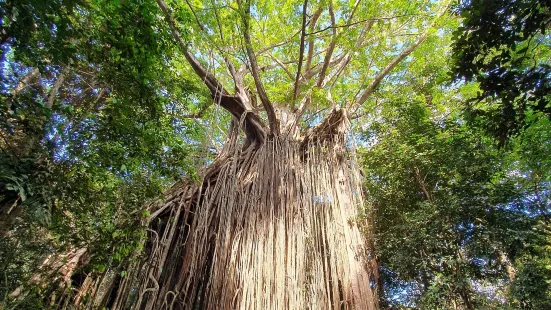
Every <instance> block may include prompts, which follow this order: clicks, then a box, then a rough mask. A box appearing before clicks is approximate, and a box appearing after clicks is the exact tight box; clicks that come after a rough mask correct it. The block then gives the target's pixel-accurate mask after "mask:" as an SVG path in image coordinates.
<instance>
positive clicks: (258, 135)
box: [156, 0, 266, 142]
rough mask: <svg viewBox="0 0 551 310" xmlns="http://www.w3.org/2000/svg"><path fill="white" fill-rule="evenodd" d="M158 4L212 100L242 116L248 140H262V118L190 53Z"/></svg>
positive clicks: (162, 5)
mask: <svg viewBox="0 0 551 310" xmlns="http://www.w3.org/2000/svg"><path fill="white" fill-rule="evenodd" d="M156 1H157V4H158V6H159V7H160V8H161V10H162V11H163V13H164V15H165V19H166V20H167V22H168V24H169V27H170V30H171V34H172V37H173V38H174V39H175V40H176V43H177V44H178V46H179V47H180V49H181V50H182V52H183V53H184V57H185V58H186V60H187V61H188V63H189V64H190V65H191V67H192V69H193V71H195V73H196V74H197V76H198V77H199V78H200V79H201V80H202V81H203V83H204V84H205V85H206V86H207V88H208V89H209V90H210V92H211V95H212V97H213V99H214V102H216V103H218V104H219V105H220V106H221V107H223V108H224V109H226V110H227V111H228V112H230V113H231V114H232V115H233V116H235V117H236V118H237V119H241V118H243V122H244V123H243V128H244V131H245V134H246V135H247V138H248V139H249V140H250V141H256V142H263V141H264V139H265V135H266V134H265V131H264V126H263V124H262V120H261V119H260V118H259V117H258V115H256V114H255V113H252V112H251V111H248V110H247V108H246V106H245V105H244V103H243V101H242V100H241V99H240V97H237V96H231V95H230V94H229V93H228V91H227V90H226V89H225V88H224V86H223V85H222V84H221V83H220V82H219V81H218V80H217V79H216V78H215V77H214V75H212V73H210V72H209V71H208V70H207V69H206V68H205V67H203V65H202V64H201V63H200V62H199V61H198V60H197V59H196V58H195V56H193V54H192V53H190V51H189V49H188V47H187V45H186V43H185V41H184V40H183V38H182V36H181V34H180V31H179V30H178V28H177V27H176V22H175V21H174V17H173V16H172V13H171V12H170V10H169V9H168V7H167V5H166V3H165V2H164V1H163V0H156Z"/></svg>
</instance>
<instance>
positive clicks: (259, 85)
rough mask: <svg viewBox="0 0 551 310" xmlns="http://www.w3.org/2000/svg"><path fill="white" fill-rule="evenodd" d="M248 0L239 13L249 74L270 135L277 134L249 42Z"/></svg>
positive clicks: (270, 106)
mask: <svg viewBox="0 0 551 310" xmlns="http://www.w3.org/2000/svg"><path fill="white" fill-rule="evenodd" d="M238 4H239V6H240V7H241V4H242V3H241V1H238ZM250 10H251V7H250V2H247V3H246V4H245V8H244V11H245V12H244V13H242V14H241V17H242V20H243V24H244V27H243V28H244V29H243V36H244V39H245V48H246V50H247V56H248V58H249V62H250V66H251V74H252V76H253V79H254V84H255V86H256V91H257V92H258V97H259V98H260V102H261V103H262V106H263V107H264V110H265V111H266V114H267V115H268V122H269V124H270V132H271V134H272V135H274V134H275V135H277V134H279V123H278V121H277V117H276V114H275V111H274V107H273V105H272V103H271V102H270V100H269V99H268V95H267V94H266V91H265V90H264V86H263V85H262V80H261V79H260V74H259V70H258V63H257V61H256V55H255V53H254V51H253V45H252V43H251V35H250V33H249V30H250V29H249V27H250V24H249V21H250V18H251V16H250Z"/></svg>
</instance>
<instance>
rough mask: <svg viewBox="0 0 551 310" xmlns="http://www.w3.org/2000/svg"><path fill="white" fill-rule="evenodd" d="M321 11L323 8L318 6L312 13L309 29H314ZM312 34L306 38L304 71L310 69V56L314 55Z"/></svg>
mask: <svg viewBox="0 0 551 310" xmlns="http://www.w3.org/2000/svg"><path fill="white" fill-rule="evenodd" d="M322 11H323V8H322V7H320V8H318V9H317V10H316V11H315V12H314V14H312V17H311V18H310V26H309V28H310V31H309V32H312V31H314V27H316V23H317V22H318V19H319V17H320V15H321V12H322ZM314 39H315V37H314V36H310V37H309V39H308V56H307V57H306V64H305V68H304V71H305V72H308V71H309V70H310V66H311V65H312V58H313V57H314Z"/></svg>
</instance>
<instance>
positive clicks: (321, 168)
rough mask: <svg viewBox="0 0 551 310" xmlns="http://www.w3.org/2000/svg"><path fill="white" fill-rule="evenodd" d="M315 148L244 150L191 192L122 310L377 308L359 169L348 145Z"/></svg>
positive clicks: (163, 229) (285, 145)
mask: <svg viewBox="0 0 551 310" xmlns="http://www.w3.org/2000/svg"><path fill="white" fill-rule="evenodd" d="M312 144H313V145H309V146H308V147H307V148H306V149H307V151H304V147H302V148H301V145H300V144H299V143H297V142H294V141H289V140H285V139H273V140H270V141H267V142H266V143H265V144H263V145H262V146H261V147H260V148H258V149H256V150H255V149H253V148H250V149H249V150H245V151H238V150H237V149H235V152H234V154H233V156H231V157H229V158H228V160H226V161H224V163H223V165H222V166H221V167H220V170H219V172H218V174H217V177H215V178H212V179H211V180H208V181H205V182H204V183H203V184H202V186H197V187H193V186H191V187H188V188H185V189H183V191H182V192H181V193H180V194H179V195H178V196H177V197H178V198H177V199H174V198H173V200H172V202H171V205H170V209H166V211H165V212H168V213H169V215H168V216H165V217H164V219H163V220H156V221H155V220H154V221H153V223H152V224H153V225H154V226H155V227H153V226H152V228H154V229H155V231H154V230H151V237H152V240H153V242H152V246H151V249H150V253H149V256H148V258H147V261H146V262H141V263H136V265H135V266H133V267H132V268H130V270H129V274H128V276H127V277H126V278H125V279H124V280H123V281H122V282H121V283H120V286H119V290H118V293H117V294H116V295H117V297H116V300H115V301H114V304H113V306H114V308H128V307H132V308H134V307H135V308H140V309H161V308H174V309H374V308H375V307H376V306H375V299H376V298H375V296H374V292H373V289H372V285H370V283H371V284H372V283H373V282H374V280H375V279H374V278H373V275H372V272H373V270H370V268H368V266H370V265H371V264H369V260H370V254H369V251H368V248H367V247H366V245H365V242H364V238H363V237H362V235H361V233H360V231H359V229H358V227H357V226H356V224H355V221H356V220H357V218H358V210H359V209H360V208H361V207H362V205H363V197H362V190H361V183H360V176H359V170H358V167H357V166H356V161H355V159H354V158H353V157H347V156H345V152H346V149H345V141H344V139H333V140H331V141H326V142H323V143H321V142H316V143H312ZM301 149H302V150H301ZM193 191H197V193H193Z"/></svg>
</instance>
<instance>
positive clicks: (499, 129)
mask: <svg viewBox="0 0 551 310" xmlns="http://www.w3.org/2000/svg"><path fill="white" fill-rule="evenodd" d="M457 10H458V12H459V14H460V15H461V17H463V18H464V19H463V25H462V26H461V27H459V28H458V29H457V31H456V33H455V42H454V55H453V59H454V67H453V76H454V78H455V79H464V80H466V81H476V82H478V83H479V84H480V90H481V93H480V94H479V96H478V98H477V100H478V101H481V100H484V99H485V102H487V103H485V104H482V105H474V106H472V113H473V115H472V116H473V117H477V116H482V117H483V118H484V119H486V122H487V127H488V129H489V130H490V131H491V132H492V133H493V134H495V135H496V136H497V137H499V138H500V143H501V144H503V143H504V142H505V140H506V139H507V137H508V136H510V135H511V134H515V133H517V132H518V131H519V130H520V129H521V128H522V127H523V126H525V125H527V124H529V119H527V118H526V114H529V113H532V112H542V113H545V114H546V115H551V109H550V106H549V96H548V94H549V92H550V90H551V82H550V76H551V67H550V66H549V63H548V59H549V36H548V35H547V34H546V31H547V30H548V29H549V26H550V25H551V3H550V2H549V1H531V0H514V1H509V0H502V1H494V0H491V1H489V0H472V1H465V2H464V4H463V5H460V6H458V8H457Z"/></svg>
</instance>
